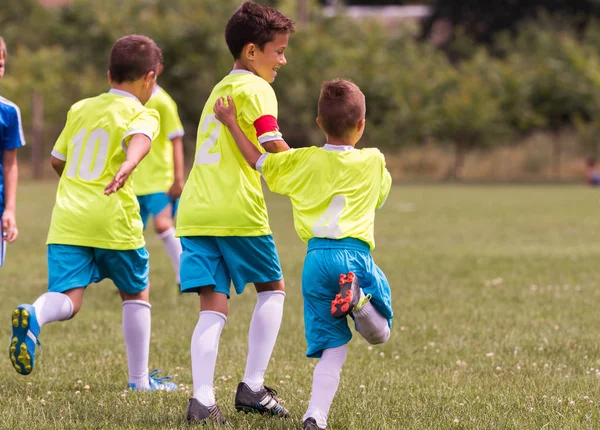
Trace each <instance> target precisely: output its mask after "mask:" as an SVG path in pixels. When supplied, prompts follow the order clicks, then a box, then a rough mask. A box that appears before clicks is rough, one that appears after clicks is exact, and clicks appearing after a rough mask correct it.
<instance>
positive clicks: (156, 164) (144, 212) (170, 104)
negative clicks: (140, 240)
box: [133, 63, 184, 284]
mask: <svg viewBox="0 0 600 430" xmlns="http://www.w3.org/2000/svg"><path fill="white" fill-rule="evenodd" d="M162 71H163V64H162V63H161V64H160V65H159V67H158V74H159V75H160V74H161V73H162ZM146 107H147V108H149V109H155V110H156V111H157V112H158V114H159V115H160V132H159V134H158V137H157V138H156V139H154V141H152V148H151V149H150V152H149V153H148V155H147V156H146V157H144V159H143V160H142V161H141V163H140V165H139V166H138V167H137V169H136V172H135V180H134V181H133V191H134V192H135V195H136V196H137V198H138V202H139V203H140V215H141V217H142V222H143V223H144V227H146V223H147V221H148V218H149V217H150V216H152V218H153V221H154V231H155V232H156V234H157V235H158V237H159V238H160V240H162V242H163V245H164V246H165V250H166V251H167V255H168V256H169V258H170V260H171V263H172V264H173V268H174V269H175V282H176V283H177V284H179V283H180V282H179V262H180V256H181V243H180V242H179V239H178V238H176V237H175V228H174V227H173V217H174V216H175V213H176V210H177V204H178V199H179V197H180V196H181V191H182V190H183V182H184V179H183V176H184V173H183V142H182V137H183V125H181V120H180V119H179V114H178V113H177V105H176V104H175V101H174V100H173V99H172V98H171V96H169V94H167V92H166V91H165V90H164V89H163V88H161V87H160V86H159V85H158V84H157V85H155V87H154V90H153V91H152V96H151V97H150V100H148V103H146Z"/></svg>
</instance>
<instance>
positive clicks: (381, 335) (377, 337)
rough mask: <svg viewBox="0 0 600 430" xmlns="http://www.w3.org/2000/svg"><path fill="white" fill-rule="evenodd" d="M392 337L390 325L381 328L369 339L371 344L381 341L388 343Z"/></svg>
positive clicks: (377, 343)
mask: <svg viewBox="0 0 600 430" xmlns="http://www.w3.org/2000/svg"><path fill="white" fill-rule="evenodd" d="M389 338H390V328H389V327H388V326H386V327H385V329H383V330H380V331H378V332H376V333H373V335H372V336H371V337H370V339H367V340H368V341H369V343H370V344H371V345H379V344H381V343H386V342H387V341H388V339H389Z"/></svg>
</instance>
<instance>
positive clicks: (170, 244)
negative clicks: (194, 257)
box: [158, 227, 181, 284]
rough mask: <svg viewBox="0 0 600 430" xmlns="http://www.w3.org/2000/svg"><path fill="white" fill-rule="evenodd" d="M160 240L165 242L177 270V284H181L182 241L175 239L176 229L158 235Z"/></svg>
mask: <svg viewBox="0 0 600 430" xmlns="http://www.w3.org/2000/svg"><path fill="white" fill-rule="evenodd" d="M158 237H159V238H160V240H162V241H163V244H164V245H165V249H166V250H167V254H168V255H169V258H170V259H171V263H172V264H173V269H175V282H177V283H178V284H179V283H180V279H179V263H180V261H181V241H180V240H179V238H178V237H175V229H174V228H173V227H171V228H170V229H168V230H165V231H163V232H162V233H161V234H159V235H158Z"/></svg>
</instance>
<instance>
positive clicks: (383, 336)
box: [352, 290, 390, 345]
mask: <svg viewBox="0 0 600 430" xmlns="http://www.w3.org/2000/svg"><path fill="white" fill-rule="evenodd" d="M360 293H361V298H360V301H359V304H358V305H357V307H356V308H355V309H354V310H353V311H352V315H354V322H355V323H356V330H357V331H358V332H359V333H360V334H361V336H362V337H363V338H364V339H365V340H366V341H367V342H369V343H370V344H372V345H377V344H379V343H384V342H386V341H387V340H388V339H389V337H390V326H389V325H388V320H387V319H386V318H385V317H384V316H383V315H381V314H380V313H379V311H378V310H377V309H375V306H373V304H372V303H371V301H370V297H368V296H365V294H364V292H363V291H362V290H360Z"/></svg>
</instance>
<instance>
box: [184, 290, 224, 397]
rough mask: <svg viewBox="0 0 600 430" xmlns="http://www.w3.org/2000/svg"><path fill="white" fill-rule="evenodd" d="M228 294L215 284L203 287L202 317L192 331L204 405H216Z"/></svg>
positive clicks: (197, 380)
mask: <svg viewBox="0 0 600 430" xmlns="http://www.w3.org/2000/svg"><path fill="white" fill-rule="evenodd" d="M227 312H228V303H227V295H226V294H223V293H221V292H216V291H215V290H214V288H213V287H208V286H207V287H203V288H201V289H200V316H199V318H198V323H197V324H196V328H195V329H194V333H193V334H192V343H191V354H192V378H193V382H194V398H195V399H196V400H198V401H199V402H200V403H201V404H203V405H204V406H207V407H210V406H213V405H215V403H216V400H215V392H214V377H215V366H216V363H217V353H218V351H219V339H220V337H221V332H222V330H223V327H224V326H225V322H227Z"/></svg>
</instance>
